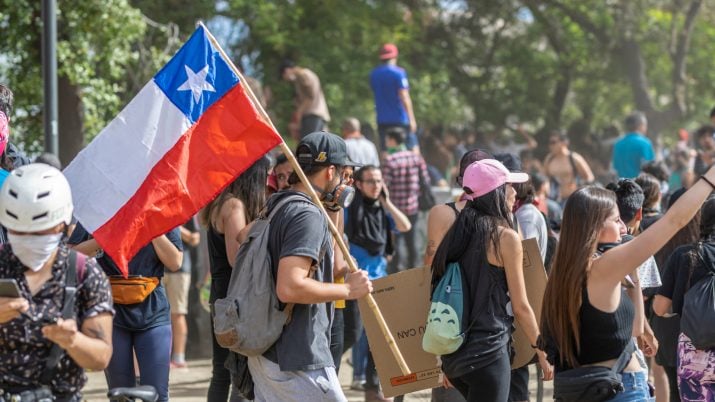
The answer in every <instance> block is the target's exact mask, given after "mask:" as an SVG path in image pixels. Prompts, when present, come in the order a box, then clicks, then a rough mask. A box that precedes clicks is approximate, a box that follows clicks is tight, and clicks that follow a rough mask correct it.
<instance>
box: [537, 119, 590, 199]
mask: <svg viewBox="0 0 715 402" xmlns="http://www.w3.org/2000/svg"><path fill="white" fill-rule="evenodd" d="M544 170H545V171H546V174H547V175H548V176H549V177H550V178H554V179H556V182H557V183H559V199H560V200H561V201H565V200H566V199H567V198H568V197H569V196H570V195H571V193H573V192H574V191H576V190H578V188H579V187H580V186H582V185H585V184H586V183H590V182H592V181H593V180H594V177H593V172H591V168H590V167H589V166H588V163H587V162H586V160H585V159H583V157H582V156H581V155H579V154H577V153H576V152H571V151H570V150H569V139H568V137H567V136H566V134H563V133H560V132H558V131H555V132H553V133H552V134H551V136H550V137H549V154H548V155H546V159H544Z"/></svg>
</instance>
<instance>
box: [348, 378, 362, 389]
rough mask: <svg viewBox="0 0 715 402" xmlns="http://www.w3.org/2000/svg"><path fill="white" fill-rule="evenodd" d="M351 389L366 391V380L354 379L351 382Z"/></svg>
mask: <svg viewBox="0 0 715 402" xmlns="http://www.w3.org/2000/svg"><path fill="white" fill-rule="evenodd" d="M350 389H352V390H353V391H364V390H365V380H353V383H352V384H350Z"/></svg>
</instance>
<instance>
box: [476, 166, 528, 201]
mask: <svg viewBox="0 0 715 402" xmlns="http://www.w3.org/2000/svg"><path fill="white" fill-rule="evenodd" d="M528 180H529V175H528V174H526V173H512V172H510V171H509V170H508V169H507V168H506V167H505V166H504V165H502V163H501V162H499V161H498V160H494V159H482V160H480V161H476V162H472V164H470V165H469V166H467V169H466V170H465V171H464V178H463V179H462V185H463V186H464V187H467V188H468V189H470V190H472V194H465V198H466V199H468V200H473V199H475V198H479V197H481V196H483V195H484V194H487V193H490V192H492V191H494V190H496V189H497V188H499V187H501V186H503V185H504V184H506V183H524V182H525V181H528Z"/></svg>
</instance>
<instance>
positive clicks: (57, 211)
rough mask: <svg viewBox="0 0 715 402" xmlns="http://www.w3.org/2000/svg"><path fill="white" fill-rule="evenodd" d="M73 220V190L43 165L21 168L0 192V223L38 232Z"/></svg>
mask: <svg viewBox="0 0 715 402" xmlns="http://www.w3.org/2000/svg"><path fill="white" fill-rule="evenodd" d="M71 220H72V191H71V190H70V185H69V183H68V182H67V179H66V178H65V176H64V175H63V174H62V172H60V171H59V170H57V169H55V168H53V167H52V166H50V165H45V164H44V163H32V164H29V165H25V166H21V167H19V168H17V169H15V170H13V171H12V172H10V175H9V176H8V177H7V179H5V183H4V184H3V186H2V188H1V189H0V224H2V225H3V226H5V227H6V228H8V229H11V230H16V231H18V232H39V231H42V230H47V229H50V228H52V227H54V226H56V225H57V224H59V223H61V222H64V223H66V224H68V225H69V223H70V222H71Z"/></svg>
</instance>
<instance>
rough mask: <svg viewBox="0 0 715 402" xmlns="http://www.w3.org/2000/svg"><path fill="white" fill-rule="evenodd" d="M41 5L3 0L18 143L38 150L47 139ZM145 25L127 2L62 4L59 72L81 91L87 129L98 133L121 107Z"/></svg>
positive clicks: (70, 0)
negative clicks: (130, 65)
mask: <svg viewBox="0 0 715 402" xmlns="http://www.w3.org/2000/svg"><path fill="white" fill-rule="evenodd" d="M40 5H41V2H40V1H36V0H12V1H9V0H2V1H0V25H1V26H2V27H3V35H0V54H3V55H5V57H7V60H8V61H7V62H4V63H0V77H3V81H5V82H7V84H8V85H9V86H10V87H11V88H12V89H13V91H14V92H15V103H16V104H15V107H16V110H17V113H16V116H13V141H16V142H19V143H24V144H25V145H27V146H29V147H30V148H33V149H35V150H36V147H38V145H39V142H40V139H41V138H42V114H41V112H42V88H43V87H42V72H41V53H40V52H41V47H40V44H41V32H42V21H41V8H40ZM144 32H145V24H144V22H143V20H142V18H141V14H140V13H139V11H138V10H136V9H134V8H132V7H131V6H129V4H128V3H127V1H126V0H105V1H102V2H94V1H83V0H60V1H58V48H57V57H58V68H59V74H60V75H64V76H66V77H68V78H69V80H70V82H72V83H73V84H74V85H76V86H78V87H79V88H80V89H81V93H82V100H83V105H84V117H85V121H84V125H85V129H86V131H87V132H89V133H92V134H94V133H96V132H98V131H99V130H100V129H101V128H102V127H104V125H105V124H106V122H107V121H108V120H109V119H111V118H112V117H113V116H114V115H115V114H116V113H117V112H118V110H119V108H120V106H121V102H120V96H119V94H121V93H122V92H123V91H124V83H123V80H122V77H123V75H124V72H125V69H126V66H127V63H128V62H130V61H131V60H132V59H133V58H134V57H135V54H133V52H132V51H131V43H132V42H133V41H135V40H137V39H138V38H140V37H142V36H143V35H144Z"/></svg>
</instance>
